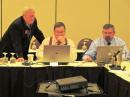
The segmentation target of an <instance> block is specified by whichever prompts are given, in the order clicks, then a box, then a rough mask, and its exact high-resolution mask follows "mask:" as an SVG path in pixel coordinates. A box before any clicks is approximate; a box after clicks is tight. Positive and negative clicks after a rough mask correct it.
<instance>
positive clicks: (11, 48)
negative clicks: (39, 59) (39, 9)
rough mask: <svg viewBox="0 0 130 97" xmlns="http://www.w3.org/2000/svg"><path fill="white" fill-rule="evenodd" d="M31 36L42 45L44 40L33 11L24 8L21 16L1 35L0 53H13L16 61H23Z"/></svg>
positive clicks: (25, 57)
mask: <svg viewBox="0 0 130 97" xmlns="http://www.w3.org/2000/svg"><path fill="white" fill-rule="evenodd" d="M32 36H34V37H35V38H36V39H37V40H38V41H39V43H42V41H43V40H44V38H45V37H44V35H43V34H42V32H41V31H40V30H39V28H38V26H37V20H36V18H35V11H34V9H32V8H25V9H24V11H23V15H22V16H21V17H19V18H17V19H16V20H15V21H13V23H11V25H10V26H9V28H8V29H7V31H6V32H5V34H4V35H3V37H2V39H1V42H0V53H2V52H8V53H9V52H15V53H16V56H17V61H18V62H21V61H24V60H25V59H27V54H28V49H29V44H30V41H31V38H32Z"/></svg>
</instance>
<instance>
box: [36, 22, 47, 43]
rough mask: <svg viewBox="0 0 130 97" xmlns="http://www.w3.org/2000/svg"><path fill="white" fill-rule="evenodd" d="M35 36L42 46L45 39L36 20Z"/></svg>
mask: <svg viewBox="0 0 130 97" xmlns="http://www.w3.org/2000/svg"><path fill="white" fill-rule="evenodd" d="M34 36H35V38H36V39H37V40H38V41H39V43H40V44H41V43H42V41H43V40H44V39H45V37H44V35H43V33H42V31H41V30H40V29H39V28H38V26H37V21H36V20H35V22H34Z"/></svg>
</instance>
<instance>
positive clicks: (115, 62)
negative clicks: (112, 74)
mask: <svg viewBox="0 0 130 97" xmlns="http://www.w3.org/2000/svg"><path fill="white" fill-rule="evenodd" d="M119 53H120V52H119ZM119 53H118V52H117V53H116V54H115V55H114V56H113V58H114V60H113V63H112V65H110V66H109V67H110V69H111V70H121V66H119V65H118V64H117V61H118V59H117V55H118V54H119ZM113 58H112V59H113Z"/></svg>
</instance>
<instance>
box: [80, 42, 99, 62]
mask: <svg viewBox="0 0 130 97" xmlns="http://www.w3.org/2000/svg"><path fill="white" fill-rule="evenodd" d="M96 49H97V47H96V44H95V42H94V41H93V42H92V43H91V45H90V47H89V49H88V50H87V51H86V52H85V54H84V55H83V58H82V59H83V60H84V61H92V60H95V59H96Z"/></svg>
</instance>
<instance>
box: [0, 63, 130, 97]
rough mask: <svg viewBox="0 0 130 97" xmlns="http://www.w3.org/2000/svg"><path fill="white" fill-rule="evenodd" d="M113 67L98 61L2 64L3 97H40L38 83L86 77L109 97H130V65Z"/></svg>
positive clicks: (0, 95) (0, 85)
mask: <svg viewBox="0 0 130 97" xmlns="http://www.w3.org/2000/svg"><path fill="white" fill-rule="evenodd" d="M109 65H110V64H106V65H105V66H103V67H102V66H99V65H97V64H96V63H95V62H84V61H74V62H70V63H68V64H66V65H60V66H48V65H45V64H43V63H38V62H34V64H33V65H30V66H25V65H22V64H21V63H15V64H6V65H3V64H0V97H36V94H37V93H36V91H37V89H38V84H39V83H41V82H49V81H54V80H56V79H59V78H65V77H72V76H78V75H82V76H83V77H85V78H87V80H88V82H90V83H97V84H98V85H99V86H100V87H101V88H102V89H103V91H104V93H105V94H106V95H107V97H130V62H129V61H124V62H122V63H121V66H122V67H123V66H126V70H125V71H122V70H111V69H110V68H109Z"/></svg>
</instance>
